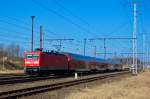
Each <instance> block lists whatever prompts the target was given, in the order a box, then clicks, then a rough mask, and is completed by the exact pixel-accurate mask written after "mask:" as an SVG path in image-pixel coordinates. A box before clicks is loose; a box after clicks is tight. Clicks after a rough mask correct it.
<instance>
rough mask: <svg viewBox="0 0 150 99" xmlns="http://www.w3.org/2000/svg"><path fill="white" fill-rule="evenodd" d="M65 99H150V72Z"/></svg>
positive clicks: (83, 90)
mask: <svg viewBox="0 0 150 99" xmlns="http://www.w3.org/2000/svg"><path fill="white" fill-rule="evenodd" d="M65 99H150V72H148V71H147V72H144V73H141V74H139V75H138V76H133V77H130V78H125V79H122V80H121V81H118V82H112V83H106V84H102V85H99V86H98V85H97V86H94V87H92V88H85V89H82V90H81V91H78V92H73V93H71V94H69V95H68V96H67V97H65Z"/></svg>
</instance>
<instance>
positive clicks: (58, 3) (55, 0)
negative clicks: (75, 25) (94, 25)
mask: <svg viewBox="0 0 150 99" xmlns="http://www.w3.org/2000/svg"><path fill="white" fill-rule="evenodd" d="M54 2H55V3H56V4H57V5H58V6H59V7H60V8H62V9H64V10H65V11H66V12H68V14H70V15H71V16H73V17H74V18H76V19H77V20H79V21H80V22H82V23H84V24H87V25H88V26H90V24H89V23H88V22H87V21H85V20H83V19H82V18H81V17H79V16H77V15H75V14H73V13H72V12H71V11H70V10H69V9H67V8H66V7H64V6H63V5H62V4H61V3H60V1H59V2H58V1H57V0H54Z"/></svg>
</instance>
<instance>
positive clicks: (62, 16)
mask: <svg viewBox="0 0 150 99" xmlns="http://www.w3.org/2000/svg"><path fill="white" fill-rule="evenodd" d="M32 1H33V2H34V3H35V4H37V5H39V6H40V7H42V8H43V9H46V10H47V11H49V12H51V13H53V14H55V15H57V16H59V17H60V18H62V19H64V20H65V21H67V22H69V23H71V24H72V25H74V26H76V27H77V28H79V29H80V30H83V31H84V32H86V33H89V34H91V31H89V30H88V29H85V28H84V27H82V26H81V25H79V24H77V23H75V22H74V21H72V20H71V19H69V18H67V17H66V16H64V15H62V14H60V13H57V12H56V11H55V10H52V9H50V8H48V7H47V6H45V5H44V4H41V3H39V2H38V1H36V0H32Z"/></svg>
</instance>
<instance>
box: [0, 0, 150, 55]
mask: <svg viewBox="0 0 150 99" xmlns="http://www.w3.org/2000/svg"><path fill="white" fill-rule="evenodd" d="M137 5H138V7H137V9H138V11H137V13H138V16H137V28H138V29H137V34H138V46H140V47H138V51H139V52H141V51H142V47H141V46H142V33H146V34H147V37H150V34H149V32H150V29H149V27H150V19H149V17H150V13H149V11H150V6H149V5H150V1H149V0H137ZM0 12H1V13H0V38H1V41H0V42H1V43H4V44H10V43H15V44H20V45H21V46H22V47H23V48H24V49H25V50H30V41H31V17H30V16H32V15H34V16H36V18H35V33H34V47H38V46H39V26H40V25H42V26H43V32H44V35H43V37H44V39H51V38H73V39H75V40H74V41H72V42H69V41H65V42H63V46H64V48H63V50H64V51H69V52H74V53H80V54H83V39H84V38H95V37H132V30H133V28H132V27H133V25H132V24H133V22H132V21H133V13H132V12H133V0H1V3H0ZM148 42H149V41H148ZM43 43H44V49H54V47H53V45H54V44H57V43H58V42H49V41H44V42H43ZM106 45H107V52H112V53H114V52H130V51H131V48H132V46H131V41H129V40H121V41H119V40H108V41H107V43H106ZM94 46H97V52H104V49H103V41H93V42H91V41H88V42H87V50H86V54H87V55H90V56H93V53H94ZM77 49H79V50H77ZM98 56H102V55H98Z"/></svg>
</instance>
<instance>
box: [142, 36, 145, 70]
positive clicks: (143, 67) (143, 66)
mask: <svg viewBox="0 0 150 99" xmlns="http://www.w3.org/2000/svg"><path fill="white" fill-rule="evenodd" d="M145 40H146V39H145V34H144V33H143V65H142V70H144V69H145V46H146V45H145Z"/></svg>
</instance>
